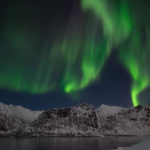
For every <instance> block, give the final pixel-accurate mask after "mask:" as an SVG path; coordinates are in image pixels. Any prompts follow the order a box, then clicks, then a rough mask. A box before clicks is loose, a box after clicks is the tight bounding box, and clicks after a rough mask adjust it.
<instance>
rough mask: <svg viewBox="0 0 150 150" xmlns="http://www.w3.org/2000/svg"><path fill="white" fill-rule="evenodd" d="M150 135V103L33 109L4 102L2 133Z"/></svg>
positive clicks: (0, 120) (0, 111) (0, 114)
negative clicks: (135, 105) (127, 106)
mask: <svg viewBox="0 0 150 150" xmlns="http://www.w3.org/2000/svg"><path fill="white" fill-rule="evenodd" d="M101 135H110V136H111V135H150V105H147V106H145V107H142V106H138V107H135V108H122V107H117V106H107V105H101V106H100V107H99V108H94V106H92V105H88V104H86V103H83V104H80V105H77V106H74V107H70V108H62V109H51V110H47V111H31V110H29V109H26V108H23V107H21V106H13V105H6V104H3V103H0V136H101Z"/></svg>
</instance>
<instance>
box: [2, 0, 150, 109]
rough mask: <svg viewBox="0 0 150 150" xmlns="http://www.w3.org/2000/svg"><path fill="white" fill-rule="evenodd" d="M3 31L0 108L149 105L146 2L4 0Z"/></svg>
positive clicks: (149, 30) (149, 47)
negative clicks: (8, 106) (8, 105)
mask: <svg viewBox="0 0 150 150" xmlns="http://www.w3.org/2000/svg"><path fill="white" fill-rule="evenodd" d="M0 32H1V34H0V101H1V102H4V103H7V104H14V105H22V106H24V107H27V108H31V109H49V108H54V107H57V108H60V107H66V106H73V105H76V104H78V103H82V102H87V103H89V104H93V105H95V106H99V105H100V104H107V105H118V106H123V107H131V106H137V105H139V104H140V105H146V104H149V103H150V94H149V93H150V87H149V86H150V61H149V60H150V59H149V58H150V2H149V0H132V1H131V0H111V1H110V0H59V1H58V0H55V1H51V0H44V1H42V0H36V1H34V0H13V1H12V0H6V1H4V2H3V3H1V5H0Z"/></svg>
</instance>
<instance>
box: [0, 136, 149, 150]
mask: <svg viewBox="0 0 150 150" xmlns="http://www.w3.org/2000/svg"><path fill="white" fill-rule="evenodd" d="M144 138H146V137H104V138H101V137H93V138H91V137H90V138H89V137H75V138H71V137H38V138H20V139H15V138H0V150H110V149H112V148H113V147H118V146H122V147H123V146H130V145H133V144H135V143H137V142H140V141H141V140H143V139H144Z"/></svg>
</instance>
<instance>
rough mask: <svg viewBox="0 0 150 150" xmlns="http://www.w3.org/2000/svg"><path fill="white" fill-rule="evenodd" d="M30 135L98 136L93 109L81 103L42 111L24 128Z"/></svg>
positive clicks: (96, 121)
mask: <svg viewBox="0 0 150 150" xmlns="http://www.w3.org/2000/svg"><path fill="white" fill-rule="evenodd" d="M26 134H28V135H31V136H40V135H44V136H100V132H99V126H98V120H97V116H96V113H95V109H94V107H93V106H91V105H87V104H85V103H84V104H81V105H78V106H74V107H71V108H62V109H52V110H48V111H45V112H43V113H42V114H41V115H39V117H38V118H37V119H36V120H35V121H33V122H32V123H31V124H30V126H28V127H27V128H26Z"/></svg>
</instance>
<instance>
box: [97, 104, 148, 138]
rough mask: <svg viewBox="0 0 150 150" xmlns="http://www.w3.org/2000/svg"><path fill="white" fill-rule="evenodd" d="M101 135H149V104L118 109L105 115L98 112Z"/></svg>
mask: <svg viewBox="0 0 150 150" xmlns="http://www.w3.org/2000/svg"><path fill="white" fill-rule="evenodd" d="M99 118H100V122H101V131H102V134H103V135H138V136H142V135H150V105H147V106H145V107H142V106H138V107H135V108H128V109H123V110H121V111H119V112H118V113H115V114H112V115H108V116H106V117H104V116H101V114H99Z"/></svg>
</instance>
